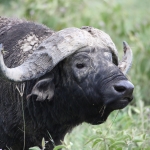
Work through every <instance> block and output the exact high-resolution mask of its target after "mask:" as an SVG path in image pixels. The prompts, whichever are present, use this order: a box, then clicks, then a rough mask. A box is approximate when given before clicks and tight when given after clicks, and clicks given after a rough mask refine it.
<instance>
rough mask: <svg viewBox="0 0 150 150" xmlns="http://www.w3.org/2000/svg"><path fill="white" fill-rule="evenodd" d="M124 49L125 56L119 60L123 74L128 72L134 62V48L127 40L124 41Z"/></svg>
mask: <svg viewBox="0 0 150 150" xmlns="http://www.w3.org/2000/svg"><path fill="white" fill-rule="evenodd" d="M123 51H124V56H123V58H122V60H121V61H120V62H119V65H118V67H119V69H120V70H121V71H122V73H123V74H126V73H127V72H128V70H129V69H130V67H131V64H132V50H131V48H130V47H129V45H128V44H127V43H126V42H123Z"/></svg>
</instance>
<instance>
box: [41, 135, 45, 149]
mask: <svg viewBox="0 0 150 150" xmlns="http://www.w3.org/2000/svg"><path fill="white" fill-rule="evenodd" d="M44 147H45V139H44V137H43V139H42V148H44Z"/></svg>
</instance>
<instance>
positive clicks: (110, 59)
mask: <svg viewBox="0 0 150 150" xmlns="http://www.w3.org/2000/svg"><path fill="white" fill-rule="evenodd" d="M123 45H124V56H123V59H122V61H120V62H118V55H117V49H116V47H115V45H114V43H113V42H112V40H111V38H110V37H109V35H107V34H106V33H104V32H103V31H101V30H98V29H95V28H92V27H82V28H81V29H78V28H67V29H64V30H61V31H59V32H56V33H53V34H52V35H51V36H50V37H48V38H47V39H45V40H44V41H43V42H42V43H41V44H40V45H39V46H38V48H37V49H36V51H34V52H33V54H32V55H31V56H30V57H29V58H28V59H27V60H26V61H25V62H24V63H23V64H21V65H20V66H18V67H15V68H8V67H7V66H6V65H5V63H4V60H3V55H2V48H1V52H0V72H1V77H2V78H5V79H7V80H10V81H13V82H26V81H27V82H30V81H31V80H32V81H33V80H34V81H35V82H36V83H35V84H34V85H33V87H32V89H31V90H30V91H28V92H27V93H28V94H27V95H26V96H27V98H28V99H31V97H32V98H33V99H34V101H35V102H36V105H37V104H38V101H44V102H45V101H47V102H48V103H47V105H46V106H44V109H45V110H43V109H42V111H41V113H43V112H45V111H46V112H47V113H45V114H46V117H47V119H46V121H45V122H46V123H45V124H46V125H49V128H50V127H51V126H52V125H51V124H52V122H53V124H54V125H53V126H55V124H57V125H58V124H59V125H60V126H63V127H64V128H65V127H66V128H67V129H66V130H65V131H63V132H62V133H63V135H64V133H66V132H67V131H68V130H69V129H70V128H72V127H73V126H75V125H77V124H79V123H82V122H84V121H85V122H88V123H91V124H100V123H102V122H104V121H105V120H106V119H107V117H108V115H109V114H110V113H111V112H112V111H113V110H116V109H122V108H124V107H125V106H127V104H128V103H129V102H130V101H131V100H132V92H133V89H134V86H133V85H132V83H131V82H130V81H128V79H127V78H126V76H125V74H126V73H127V71H128V69H129V67H130V65H131V62H132V51H131V49H130V47H129V46H128V44H127V43H126V42H124V43H123ZM44 102H43V103H44ZM41 103H42V102H40V105H42V104H41ZM40 105H39V106H38V107H41V106H40ZM34 107H35V106H34ZM43 114H44V113H43ZM41 116H42V115H41ZM48 116H49V117H50V116H51V117H50V118H51V120H48ZM52 120H53V121H52ZM37 122H38V121H37ZM47 122H49V123H47ZM54 122H55V123H54ZM47 128H48V127H47ZM49 131H50V132H51V133H53V130H52V129H49ZM58 131H59V130H58ZM53 135H54V136H55V135H56V133H54V134H53ZM58 137H60V136H58ZM61 137H62V136H61Z"/></svg>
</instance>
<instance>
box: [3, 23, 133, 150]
mask: <svg viewBox="0 0 150 150" xmlns="http://www.w3.org/2000/svg"><path fill="white" fill-rule="evenodd" d="M18 26H19V27H20V28H18ZM18 26H16V27H15V28H16V29H15V30H9V34H10V32H11V34H10V35H11V36H7V35H8V33H7V34H6V37H5V39H3V37H4V35H3V36H1V39H0V43H3V44H4V48H5V49H7V51H9V53H7V54H6V55H5V63H6V65H7V66H8V67H16V66H18V65H20V62H22V61H21V59H22V56H20V55H22V52H21V51H19V50H20V49H19V47H20V46H19V45H17V47H16V45H15V46H14V44H15V43H17V42H18V41H17V39H16V38H13V41H12V40H11V37H13V35H16V34H15V33H16V30H17V31H18V34H17V35H18V39H20V37H22V36H23V35H22V33H21V32H22V28H21V27H22V25H18ZM25 26H27V25H25ZM28 26H29V24H28ZM28 28H29V27H28ZM34 28H35V27H32V31H33V29H34ZM19 29H20V30H19ZM37 30H39V29H37ZM43 30H44V29H41V32H40V33H41V34H42V33H43V32H42V31H43ZM34 32H35V31H34ZM36 32H37V31H36ZM48 34H50V33H49V32H48ZM43 36H44V35H43ZM39 37H41V35H40V36H39ZM13 46H14V47H15V48H13V49H12V47H13ZM16 48H17V50H16ZM23 56H24V54H23ZM19 59H20V60H19ZM16 60H18V61H16ZM124 81H125V82H124ZM120 82H123V83H125V84H127V83H128V81H127V78H126V77H125V76H124V75H123V73H122V72H121V71H120V70H119V68H118V66H117V63H116V60H115V59H114V57H113V54H112V53H111V52H110V50H109V49H104V48H101V47H95V48H91V49H90V48H86V49H81V50H78V51H76V53H74V54H72V55H71V56H69V57H67V58H66V59H64V60H63V61H61V62H60V63H59V64H58V65H56V66H55V68H54V69H53V70H52V71H51V72H49V73H46V74H45V75H44V76H42V77H40V78H39V79H36V80H30V81H26V82H24V83H14V82H10V81H6V80H4V79H2V78H0V83H1V84H0V90H1V92H0V149H1V148H2V149H6V147H8V148H12V149H13V150H21V149H23V145H24V142H25V149H26V150H28V148H29V147H33V146H39V147H41V141H42V138H43V137H44V138H45V140H46V141H49V142H48V143H47V144H46V150H51V149H53V145H52V143H51V141H50V140H49V134H50V135H51V136H52V138H53V140H54V142H55V144H56V145H58V144H60V140H63V138H64V136H65V134H66V133H67V132H69V131H70V130H71V129H72V128H73V127H75V126H76V125H78V124H81V123H82V122H87V123H90V124H94V125H96V124H101V123H103V122H104V121H105V120H106V119H107V117H108V115H109V114H110V113H111V112H112V111H113V110H116V109H122V108H124V107H125V106H126V105H127V104H128V103H129V102H130V101H131V100H132V91H133V87H132V86H131V87H132V88H131V89H130V90H129V91H127V92H125V91H124V89H122V88H119V89H118V88H117V89H116V88H115V86H116V85H117V84H120ZM23 85H24V86H25V87H24V88H21V87H23ZM21 89H24V90H23V97H22V96H21V95H20V94H21V93H20V92H21ZM18 90H20V91H18ZM37 95H38V96H37ZM126 97H127V98H126ZM125 98H126V99H127V100H124V99H125ZM23 112H24V113H23ZM23 114H24V118H23ZM24 125H25V132H24ZM24 133H25V139H24Z"/></svg>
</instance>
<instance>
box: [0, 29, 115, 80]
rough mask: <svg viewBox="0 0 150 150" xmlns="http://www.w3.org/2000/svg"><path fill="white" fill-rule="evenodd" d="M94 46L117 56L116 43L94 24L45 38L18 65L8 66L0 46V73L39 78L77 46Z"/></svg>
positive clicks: (24, 77)
mask: <svg viewBox="0 0 150 150" xmlns="http://www.w3.org/2000/svg"><path fill="white" fill-rule="evenodd" d="M87 29H88V30H87ZM89 29H90V30H89ZM95 46H99V47H101V48H106V47H107V48H109V49H110V50H111V51H112V52H113V53H114V54H115V55H116V57H117V50H116V48H115V45H114V43H113V42H112V40H111V38H110V37H109V35H107V34H106V33H105V32H103V31H101V30H98V29H95V28H92V27H83V28H82V29H79V28H66V29H64V30H61V31H59V32H56V33H54V34H53V35H51V36H50V37H49V38H47V39H46V40H45V41H43V42H42V43H41V44H40V45H39V47H38V48H37V50H36V51H35V52H34V53H33V54H32V56H31V57H29V58H28V59H27V60H26V61H25V62H24V63H23V64H22V65H20V66H18V67H16V68H8V67H6V66H5V64H4V60H3V55H2V50H1V52H0V73H1V76H3V77H5V78H6V79H9V80H12V81H15V82H22V81H27V80H31V79H36V78H38V77H41V76H42V75H44V74H45V73H46V72H49V71H51V70H52V69H53V68H54V67H55V65H56V64H58V63H59V62H60V61H61V60H63V59H64V58H66V57H67V56H69V55H71V54H73V53H74V52H75V51H76V50H80V49H82V48H85V47H95Z"/></svg>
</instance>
